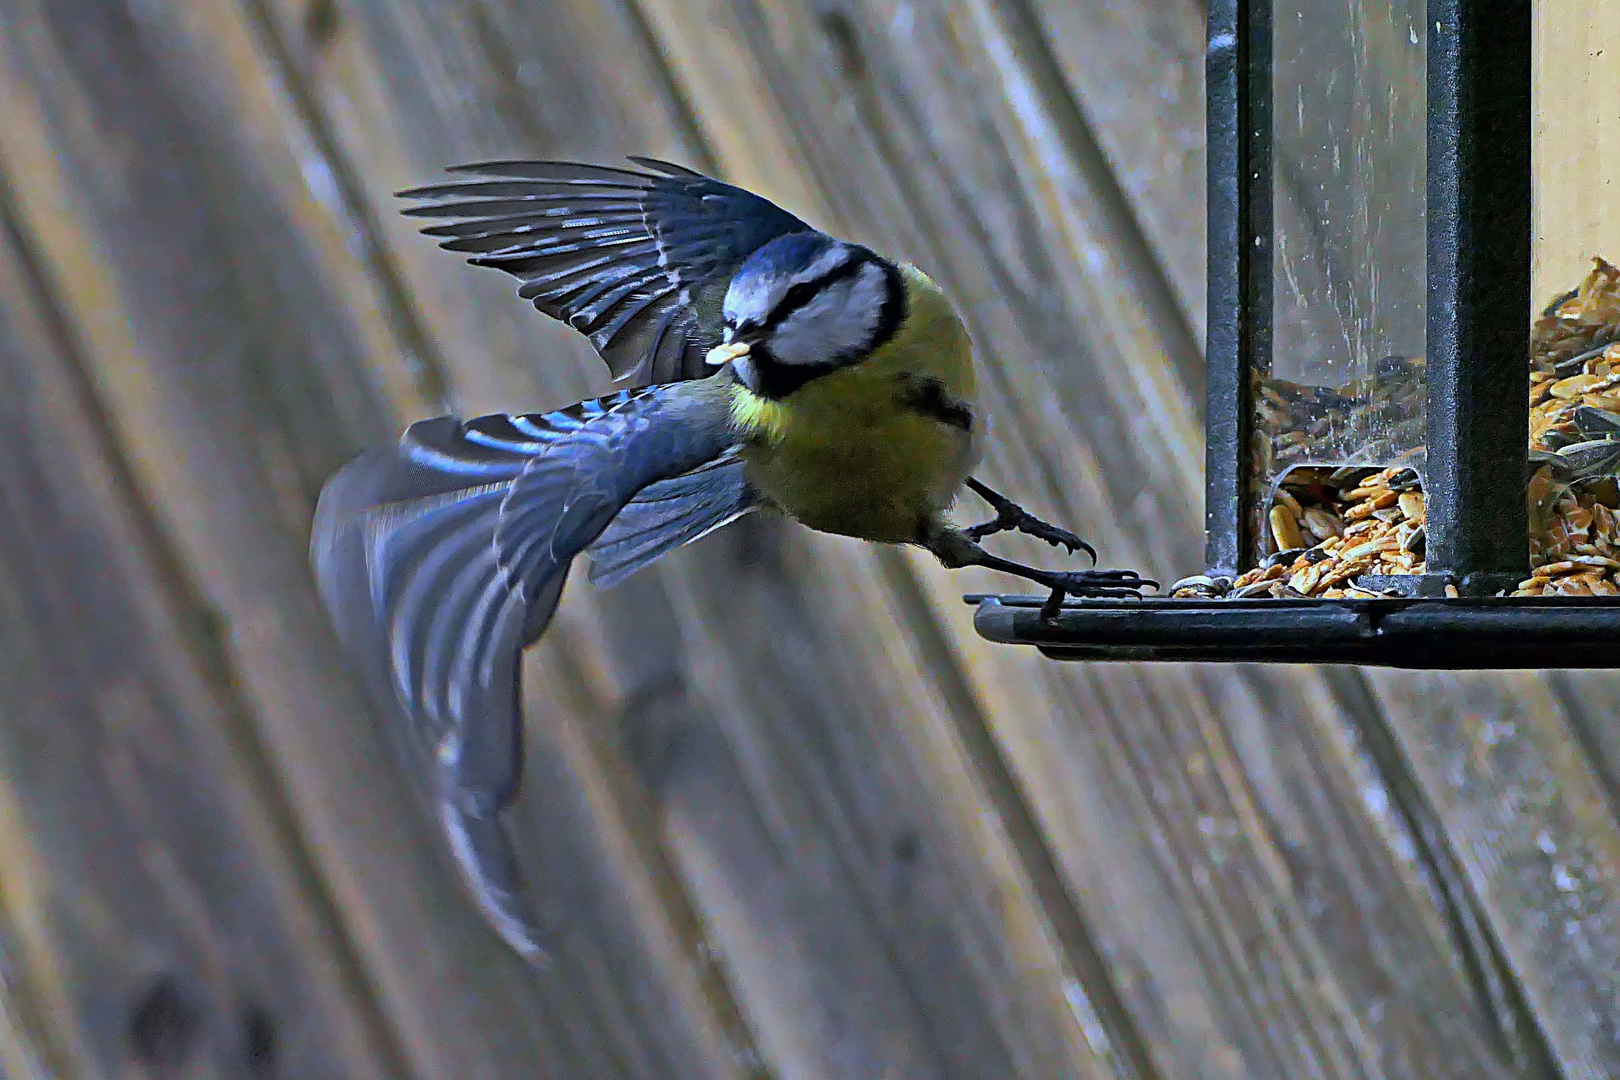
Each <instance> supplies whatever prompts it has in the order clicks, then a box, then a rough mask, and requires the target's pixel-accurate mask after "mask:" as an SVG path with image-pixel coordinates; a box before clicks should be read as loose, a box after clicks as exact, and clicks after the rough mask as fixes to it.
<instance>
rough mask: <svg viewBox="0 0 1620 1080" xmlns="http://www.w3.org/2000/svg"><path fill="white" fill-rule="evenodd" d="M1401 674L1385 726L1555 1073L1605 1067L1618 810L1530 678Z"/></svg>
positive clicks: (1616, 1028) (1613, 1048) (1612, 1018)
mask: <svg viewBox="0 0 1620 1080" xmlns="http://www.w3.org/2000/svg"><path fill="white" fill-rule="evenodd" d="M1587 681H1589V682H1590V681H1592V680H1591V677H1588V679H1587ZM1605 681H1607V682H1608V683H1609V684H1610V685H1612V683H1613V679H1612V677H1609V678H1607V679H1606V680H1605ZM1402 683H1403V685H1401V686H1400V687H1399V689H1398V690H1394V691H1392V693H1391V696H1392V697H1395V696H1397V695H1399V696H1400V697H1406V696H1407V695H1410V698H1409V700H1408V702H1407V705H1408V707H1407V709H1405V710H1400V711H1398V712H1395V713H1394V716H1393V723H1394V728H1395V731H1396V733H1397V735H1398V736H1399V737H1400V739H1401V741H1402V745H1403V747H1404V748H1405V750H1406V752H1407V754H1408V756H1409V758H1410V760H1411V762H1412V765H1413V768H1414V770H1415V771H1416V772H1417V774H1418V775H1419V777H1420V778H1421V779H1422V781H1423V783H1424V787H1425V789H1426V790H1427V791H1428V792H1429V793H1430V795H1431V797H1432V798H1433V800H1434V802H1435V805H1436V807H1437V808H1438V809H1439V811H1440V814H1441V816H1442V819H1443V820H1444V822H1445V825H1446V828H1447V833H1448V836H1449V840H1450V842H1451V844H1452V845H1453V846H1454V848H1455V849H1456V850H1457V852H1458V854H1459V856H1460V859H1461V861H1462V863H1463V866H1464V867H1465V869H1466V872H1467V874H1468V877H1469V883H1470V885H1471V886H1472V888H1473V889H1474V891H1475V893H1476V895H1477V896H1478V897H1479V901H1480V903H1481V905H1482V907H1483V909H1484V910H1485V912H1486V913H1487V914H1488V915H1489V917H1490V919H1491V921H1492V923H1493V925H1494V927H1495V930H1496V933H1497V934H1498V935H1499V937H1500V939H1501V943H1502V948H1503V951H1504V953H1505V954H1506V958H1507V961H1508V963H1509V965H1510V966H1511V968H1512V970H1513V973H1514V975H1515V976H1516V977H1517V979H1518V980H1519V982H1520V983H1521V985H1522V986H1523V992H1524V995H1525V998H1526V1000H1527V1001H1528V1003H1529V1005H1530V1006H1531V1008H1532V1009H1533V1010H1534V1014H1535V1017H1536V1019H1537V1022H1538V1023H1539V1025H1540V1027H1541V1029H1542V1032H1543V1033H1544V1035H1545V1038H1546V1040H1547V1042H1548V1044H1549V1045H1550V1047H1551V1048H1552V1050H1553V1052H1554V1053H1555V1054H1556V1056H1557V1062H1558V1066H1559V1069H1560V1071H1561V1073H1562V1074H1563V1075H1565V1076H1572V1077H1573V1076H1580V1077H1592V1078H1594V1080H1596V1078H1597V1077H1604V1076H1613V1075H1615V1073H1616V1072H1617V1071H1620V982H1617V972H1620V830H1617V829H1616V824H1615V822H1616V810H1617V809H1620V807H1617V806H1616V805H1615V803H1614V802H1613V801H1612V799H1611V792H1610V790H1609V789H1608V788H1607V787H1606V785H1605V784H1604V783H1603V780H1602V778H1601V777H1600V776H1599V775H1598V774H1597V772H1596V770H1595V769H1594V768H1593V764H1592V762H1591V761H1590V760H1589V759H1588V758H1587V756H1586V754H1585V752H1584V745H1583V740H1582V739H1581V738H1580V735H1579V733H1578V732H1577V731H1576V730H1574V729H1573V728H1572V726H1571V724H1570V722H1569V720H1568V717H1567V716H1566V714H1565V711H1564V710H1563V709H1562V708H1561V707H1560V703H1559V702H1558V700H1557V697H1556V696H1555V693H1554V692H1553V691H1552V690H1551V689H1550V688H1549V687H1548V685H1547V683H1546V682H1545V681H1544V680H1543V679H1541V678H1538V677H1536V676H1534V675H1529V674H1514V675H1466V676H1440V675H1431V676H1408V677H1407V678H1406V679H1403V680H1402Z"/></svg>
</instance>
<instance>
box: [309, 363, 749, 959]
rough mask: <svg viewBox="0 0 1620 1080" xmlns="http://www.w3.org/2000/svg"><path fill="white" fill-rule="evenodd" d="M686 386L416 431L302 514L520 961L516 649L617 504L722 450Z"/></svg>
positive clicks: (336, 482)
mask: <svg viewBox="0 0 1620 1080" xmlns="http://www.w3.org/2000/svg"><path fill="white" fill-rule="evenodd" d="M699 386H700V384H684V385H683V386H682V387H654V388H650V389H643V390H633V391H624V392H622V393H619V394H615V395H612V396H611V397H608V398H603V399H600V400H597V401H588V402H584V403H581V404H579V405H576V406H573V407H572V408H569V409H564V410H561V411H559V412H555V413H549V414H546V415H543V416H541V415H533V416H503V415H497V416H486V417H482V418H480V419H477V420H470V421H467V422H465V423H463V422H459V421H457V420H456V419H455V418H454V417H438V418H435V419H432V420H424V421H422V422H420V423H417V424H413V425H412V426H411V428H410V429H409V430H408V431H407V432H406V433H405V435H404V437H403V438H402V439H401V440H400V442H399V443H398V445H396V446H394V447H389V448H387V449H378V450H372V451H368V452H367V453H365V454H362V455H361V456H360V457H358V458H356V459H355V460H354V461H353V462H351V463H350V464H348V465H346V466H344V468H343V469H341V470H339V472H338V473H337V474H336V475H335V476H334V477H333V478H332V479H331V480H330V481H328V482H327V485H326V487H325V489H324V490H323V491H322V493H321V499H320V503H319V505H318V506H317V508H316V515H315V525H314V530H313V535H312V537H311V543H310V547H311V559H312V562H313V564H314V567H315V573H316V578H317V581H318V583H319V585H320V590H321V596H322V599H323V601H324V602H325V604H326V607H327V609H328V610H329V611H330V613H331V615H332V619H333V623H334V625H335V626H336V628H337V630H338V633H339V636H340V637H341V639H342V641H343V644H344V647H345V649H346V651H347V652H348V653H349V654H350V655H351V657H352V658H353V660H354V662H355V663H356V665H357V666H358V667H359V668H360V671H361V674H362V675H363V677H364V678H365V679H366V681H367V684H368V688H369V689H370V690H371V692H372V693H373V694H375V695H377V696H378V698H379V700H380V701H381V702H383V703H385V704H387V705H389V706H391V708H390V711H391V712H393V711H398V712H402V713H403V714H404V717H405V719H406V720H408V723H406V724H404V725H399V724H397V723H396V724H395V725H394V726H395V727H396V728H397V729H398V732H399V734H400V736H402V737H403V738H404V741H405V743H406V746H405V750H406V752H407V758H408V762H409V763H410V764H411V767H412V770H413V772H415V773H416V774H417V775H418V776H419V777H421V778H423V779H425V780H426V781H427V783H428V786H429V787H430V788H431V791H432V795H433V798H434V800H435V802H436V805H437V808H438V815H439V818H440V822H441V825H442V827H443V828H444V830H445V835H446V838H447V840H448V841H449V845H450V848H451V851H452V852H453V854H454V855H455V857H456V860H457V863H458V864H459V866H460V868H461V871H462V874H463V876H464V877H465V879H466V880H467V883H468V885H469V887H470V890H471V892H472V894H473V896H474V898H475V900H476V901H477V902H478V904H479V906H480V907H481V908H482V909H483V911H484V913H485V915H486V916H487V917H488V918H489V920H490V922H491V923H492V924H493V925H494V926H495V928H496V929H497V930H498V931H499V932H500V933H501V935H502V936H503V937H504V938H505V939H506V940H507V941H508V942H509V943H511V944H512V946H513V947H514V948H516V949H517V950H518V951H520V952H522V953H524V954H526V955H533V954H535V953H537V952H539V943H538V935H537V932H536V929H535V922H534V920H533V918H532V917H531V915H530V914H529V912H528V911H527V909H526V905H525V904H524V902H523V900H522V894H521V885H520V881H519V878H518V874H517V862H516V859H515V858H514V857H513V854H512V848H511V844H510V842H509V840H508V838H507V836H506V834H505V827H504V824H503V822H502V820H501V818H500V816H499V813H500V811H501V810H502V809H504V808H505V807H506V806H508V805H509V804H510V803H511V802H512V800H513V798H514V797H515V796H516V794H517V790H518V784H519V781H520V779H521V776H522V767H523V733H522V724H521V715H522V714H521V707H520V703H519V686H518V664H519V658H520V654H521V652H522V650H523V648H524V646H526V645H528V644H530V643H531V642H533V641H534V640H535V638H537V637H538V636H539V635H540V633H541V631H542V630H544V629H545V626H546V624H547V622H548V621H549V620H550V618H551V615H552V612H553V611H554V610H555V608H556V605H557V599H558V597H559V596H560V595H561V593H562V588H563V584H564V582H565V580H566V578H567V575H568V568H569V565H570V564H571V563H572V561H573V558H574V556H575V555H577V554H578V553H579V552H580V551H582V550H584V549H585V548H586V546H587V545H589V544H590V543H591V542H592V541H593V540H595V539H596V538H597V536H598V535H600V534H601V532H602V531H603V529H605V528H606V527H607V526H608V523H609V522H610V521H612V520H613V518H614V516H615V515H616V514H617V513H618V512H619V511H620V509H621V508H622V507H624V505H625V504H626V503H628V502H630V501H631V499H633V498H634V497H635V495H636V494H637V493H638V492H639V491H641V490H642V489H644V488H646V487H648V486H649V485H653V484H656V483H657V482H658V481H660V480H662V479H665V478H667V477H670V476H676V475H680V474H683V473H686V472H689V471H691V470H693V469H696V468H699V467H701V466H702V465H704V464H705V463H707V462H709V461H711V460H713V459H715V458H717V457H719V456H721V455H722V454H724V453H725V451H726V450H727V449H728V447H729V444H730V442H731V438H732V437H731V435H730V432H729V430H728V429H727V427H726V425H725V424H724V423H723V422H722V423H718V424H706V423H705V422H704V421H705V419H706V418H707V417H708V416H709V415H710V413H711V412H713V411H714V410H713V409H711V408H710V407H709V406H708V398H715V400H720V399H719V398H718V397H716V396H715V395H714V394H713V393H712V392H711V393H708V394H704V393H701V392H698V393H694V392H691V391H696V390H697V388H698V387H699ZM704 389H705V390H707V388H706V387H705V388H704ZM677 390H687V391H688V392H687V393H686V394H684V395H680V394H678V393H677ZM683 396H684V398H686V399H692V400H682V398H683ZM718 415H719V416H721V417H722V419H723V417H724V413H723V412H720V413H718ZM423 766H426V767H425V769H424V768H423Z"/></svg>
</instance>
